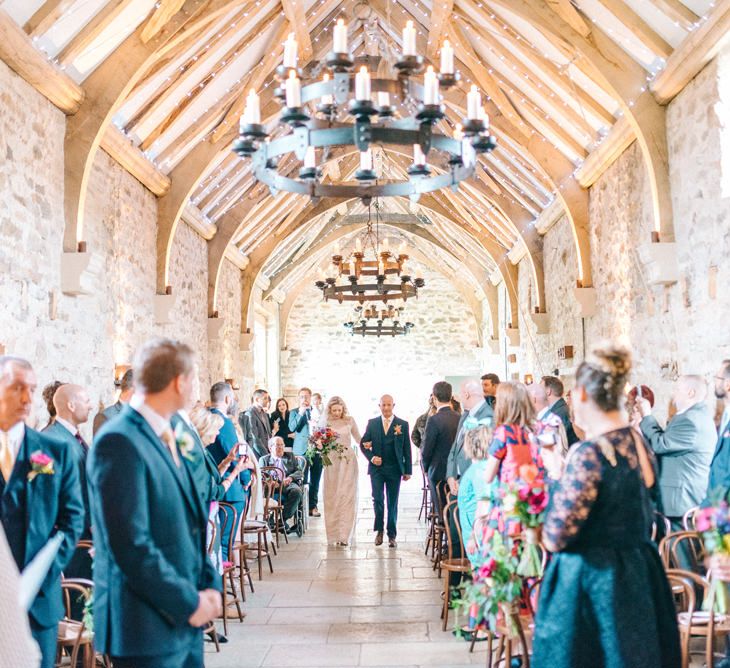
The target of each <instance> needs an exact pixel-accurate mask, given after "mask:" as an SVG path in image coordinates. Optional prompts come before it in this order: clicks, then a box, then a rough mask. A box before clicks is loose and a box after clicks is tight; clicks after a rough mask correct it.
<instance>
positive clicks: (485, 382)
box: [481, 373, 499, 410]
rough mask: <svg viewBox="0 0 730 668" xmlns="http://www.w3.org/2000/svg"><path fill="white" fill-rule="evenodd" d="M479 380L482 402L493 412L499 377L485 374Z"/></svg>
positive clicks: (493, 374)
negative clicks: (482, 395)
mask: <svg viewBox="0 0 730 668" xmlns="http://www.w3.org/2000/svg"><path fill="white" fill-rule="evenodd" d="M481 380H482V392H483V393H484V400H485V401H486V402H487V404H488V406H489V407H490V408H491V409H492V410H494V404H495V403H496V400H497V387H499V376H498V375H497V374H496V373H485V374H484V375H483V376H482V378H481Z"/></svg>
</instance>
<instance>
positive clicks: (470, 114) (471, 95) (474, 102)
mask: <svg viewBox="0 0 730 668" xmlns="http://www.w3.org/2000/svg"><path fill="white" fill-rule="evenodd" d="M481 106H482V96H481V95H480V94H479V90H477V87H476V86H475V85H473V84H472V87H471V90H470V91H469V92H468V93H467V94H466V116H467V118H468V119H469V120H474V121H476V120H479V109H480V108H481Z"/></svg>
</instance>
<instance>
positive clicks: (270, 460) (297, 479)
mask: <svg viewBox="0 0 730 668" xmlns="http://www.w3.org/2000/svg"><path fill="white" fill-rule="evenodd" d="M259 465H260V466H262V467H264V466H273V467H275V468H276V469H278V470H277V471H276V472H273V474H274V476H275V477H276V478H277V480H279V481H282V482H283V483H284V485H283V489H282V496H283V497H284V498H283V499H281V504H282V506H283V510H282V514H283V517H284V524H285V527H286V530H287V531H291V530H292V529H293V527H294V515H295V514H296V512H297V508H298V506H299V503H300V502H301V500H302V487H301V485H302V479H303V477H304V474H303V473H302V471H300V470H299V466H298V464H297V460H296V459H295V458H294V455H293V454H292V453H291V452H286V451H285V450H284V439H283V438H281V436H272V437H271V438H270V439H269V454H268V455H264V456H263V457H262V458H261V459H260V460H259Z"/></svg>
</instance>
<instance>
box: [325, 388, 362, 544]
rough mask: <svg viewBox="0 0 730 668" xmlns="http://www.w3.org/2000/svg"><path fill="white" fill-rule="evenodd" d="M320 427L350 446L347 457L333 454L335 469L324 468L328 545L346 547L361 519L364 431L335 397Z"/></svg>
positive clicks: (340, 400) (333, 466) (342, 443)
mask: <svg viewBox="0 0 730 668" xmlns="http://www.w3.org/2000/svg"><path fill="white" fill-rule="evenodd" d="M320 424H321V425H322V426H326V427H329V428H330V429H332V430H334V431H335V432H337V442H338V443H340V444H341V445H344V446H345V447H346V450H345V452H344V454H343V455H341V456H338V455H332V457H331V459H332V466H326V467H325V469H324V524H325V529H326V530H327V543H328V544H330V545H332V544H334V545H338V546H346V545H348V544H349V543H350V542H351V540H352V535H353V533H354V530H355V520H356V519H357V476H358V467H357V447H358V444H359V443H360V432H359V431H358V429H357V425H356V424H355V420H354V419H353V418H352V416H350V415H349V414H348V413H347V406H346V405H345V402H344V401H343V400H342V399H341V398H340V397H332V398H331V399H330V400H329V401H328V402H327V408H326V409H325V411H324V414H323V415H322V419H321V423H320Z"/></svg>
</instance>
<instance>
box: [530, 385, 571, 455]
mask: <svg viewBox="0 0 730 668" xmlns="http://www.w3.org/2000/svg"><path fill="white" fill-rule="evenodd" d="M540 384H541V385H542V386H543V387H544V388H545V393H546V394H547V400H548V404H549V408H548V410H547V412H546V413H545V414H544V415H543V417H545V416H546V415H549V414H550V413H552V414H553V415H557V416H558V417H559V418H560V419H561V420H562V421H563V426H564V427H565V435H566V436H567V438H568V445H573V443H577V442H578V436H577V435H576V433H575V430H574V429H573V423H572V422H571V421H570V409H569V408H568V404H567V403H566V402H565V399H563V393H564V391H565V388H564V386H563V381H562V380H560V378H558V377H557V376H543V377H542V380H541V381H540ZM540 419H542V418H540V417H538V420H540Z"/></svg>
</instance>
